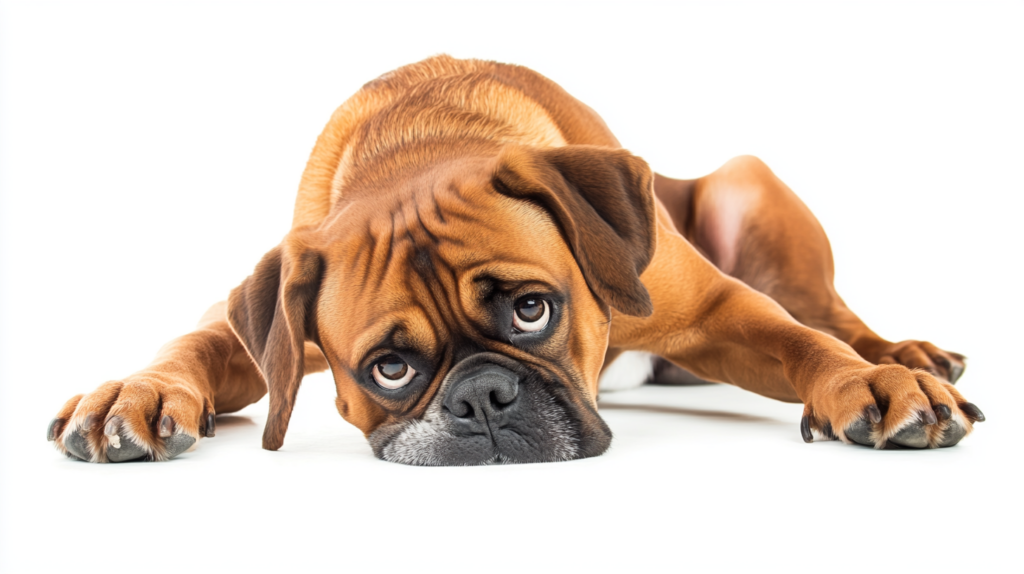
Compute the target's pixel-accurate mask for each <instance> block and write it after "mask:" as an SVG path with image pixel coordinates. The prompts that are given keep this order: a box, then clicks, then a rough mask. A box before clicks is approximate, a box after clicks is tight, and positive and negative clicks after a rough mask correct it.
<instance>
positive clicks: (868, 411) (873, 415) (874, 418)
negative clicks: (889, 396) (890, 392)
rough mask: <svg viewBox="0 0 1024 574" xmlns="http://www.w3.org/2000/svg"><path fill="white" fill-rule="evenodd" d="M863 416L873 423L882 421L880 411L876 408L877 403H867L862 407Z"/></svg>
mask: <svg viewBox="0 0 1024 574" xmlns="http://www.w3.org/2000/svg"><path fill="white" fill-rule="evenodd" d="M864 416H865V417H867V418H868V420H869V421H871V422H872V423H873V424H876V425H877V424H878V423H880V422H882V411H880V410H878V405H868V406H867V407H866V408H865V409H864Z"/></svg>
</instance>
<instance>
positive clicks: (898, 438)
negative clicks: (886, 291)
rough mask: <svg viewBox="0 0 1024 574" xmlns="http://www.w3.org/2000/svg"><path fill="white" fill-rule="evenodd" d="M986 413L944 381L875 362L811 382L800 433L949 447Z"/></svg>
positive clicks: (868, 442)
mask: <svg viewBox="0 0 1024 574" xmlns="http://www.w3.org/2000/svg"><path fill="white" fill-rule="evenodd" d="M984 420H985V415H984V414H982V412H981V410H980V409H978V407H976V406H974V405H973V404H971V403H969V402H967V400H966V399H964V398H963V396H962V395H961V394H960V393H959V392H958V391H957V390H956V388H954V387H953V385H952V384H950V383H947V382H946V381H943V380H939V379H938V378H936V377H935V376H934V375H932V374H931V373H928V372H925V371H923V370H920V369H915V370H910V369H907V368H906V367H903V366H901V365H879V366H877V367H868V368H864V369H860V370H856V371H852V372H844V373H843V374H841V375H839V376H837V377H834V378H833V379H831V380H829V381H824V382H822V383H820V384H818V385H816V386H815V388H814V390H813V391H812V393H811V400H810V401H808V402H807V403H806V405H805V407H804V417H803V420H802V421H801V423H800V431H801V433H802V434H803V438H804V440H805V441H807V442H812V441H813V440H814V439H815V438H818V439H828V440H835V439H839V440H841V441H843V442H845V443H848V444H853V443H856V444H862V445H866V446H872V447H875V448H893V447H894V446H895V447H908V448H935V447H946V446H953V445H955V444H956V443H958V442H960V439H962V438H964V437H965V436H967V435H968V434H970V432H971V430H972V429H973V424H974V423H976V422H980V421H984Z"/></svg>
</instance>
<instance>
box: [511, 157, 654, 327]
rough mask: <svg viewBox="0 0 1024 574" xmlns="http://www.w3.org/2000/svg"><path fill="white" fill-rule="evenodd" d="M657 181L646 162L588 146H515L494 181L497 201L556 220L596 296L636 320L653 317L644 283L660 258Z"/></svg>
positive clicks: (652, 309) (652, 308)
mask: <svg viewBox="0 0 1024 574" xmlns="http://www.w3.org/2000/svg"><path fill="white" fill-rule="evenodd" d="M653 181H654V180H653V176H652V175H651V168H650V167H649V166H648V165H647V162H645V161H644V160H642V159H640V158H638V157H636V156H635V155H632V154H630V153H629V152H627V151H625V150H622V149H611V148H605V147H598V146H589V145H570V146H565V147H558V148H550V149H544V150H538V149H532V148H525V147H520V146H510V147H509V148H506V149H505V151H504V152H503V154H502V157H501V159H500V160H499V162H498V168H497V170H496V171H495V174H494V177H493V184H494V186H495V188H496V189H497V190H498V192H499V193H502V194H504V195H507V196H510V197H515V198H520V199H526V200H528V201H532V202H534V203H537V204H539V205H541V206H542V207H544V208H545V209H547V210H548V211H549V212H550V213H551V214H552V215H554V217H555V221H556V222H557V223H558V225H559V227H560V228H561V229H562V232H563V233H564V234H565V238H566V241H567V242H568V243H569V248H570V249H571V250H572V253H573V256H574V257H575V258H576V262H577V263H578V264H579V266H580V269H581V270H582V271H583V276H584V277H586V280H587V284H588V285H589V286H590V289H591V291H593V292H594V294H595V295H597V296H598V297H600V298H601V299H602V300H603V301H604V302H605V303H607V304H608V305H610V306H612V307H614V308H615V309H618V310H619V311H621V312H623V313H625V314H627V315H635V316H638V317H647V316H648V315H650V314H651V313H652V312H653V311H654V307H653V306H652V304H651V298H650V295H649V294H648V293H647V289H646V288H645V287H644V285H643V283H641V282H640V274H641V273H643V271H644V269H646V268H647V265H648V264H649V263H650V262H651V257H653V256H654V250H655V241H656V233H655V213H654V188H653Z"/></svg>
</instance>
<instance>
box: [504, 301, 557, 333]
mask: <svg viewBox="0 0 1024 574" xmlns="http://www.w3.org/2000/svg"><path fill="white" fill-rule="evenodd" d="M550 317H551V311H550V309H549V306H548V302H547V301H545V300H544V299H541V298H539V297H523V298H522V299H520V300H518V301H516V305H515V313H513V314H512V326H513V327H515V328H516V329H518V330H520V331H523V332H526V333H534V332H537V331H540V330H541V329H543V328H544V327H546V326H547V324H548V319H549V318H550Z"/></svg>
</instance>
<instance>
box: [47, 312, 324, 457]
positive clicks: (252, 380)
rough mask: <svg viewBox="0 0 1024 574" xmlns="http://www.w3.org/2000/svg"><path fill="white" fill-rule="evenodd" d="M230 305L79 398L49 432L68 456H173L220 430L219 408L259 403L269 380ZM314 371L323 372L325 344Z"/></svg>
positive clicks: (314, 361) (230, 409) (315, 351)
mask: <svg viewBox="0 0 1024 574" xmlns="http://www.w3.org/2000/svg"><path fill="white" fill-rule="evenodd" d="M226 308H227V305H226V304H225V303H218V304H216V305H214V306H213V307H212V308H210V310H209V311H207V313H206V314H205V315H204V316H203V318H202V319H201V320H200V322H199V325H198V326H197V328H196V330H195V331H192V332H191V333H189V334H187V335H184V336H182V337H178V338H177V339H174V340H173V341H171V342H170V343H168V344H166V345H164V347H163V348H162V349H160V352H159V353H157V356H156V358H155V359H154V360H153V362H152V363H150V364H149V366H147V367H146V368H144V369H142V370H140V371H138V372H136V373H134V374H132V375H130V376H128V377H125V378H123V379H120V380H116V381H109V382H107V383H104V384H102V385H100V386H99V388H97V389H96V390H94V391H93V392H91V393H88V394H85V395H78V396H76V397H73V398H72V399H71V400H69V401H68V402H67V403H65V404H64V406H63V407H62V408H61V410H60V411H59V412H58V414H57V416H56V418H54V420H53V421H52V422H51V423H50V427H49V429H48V430H47V436H46V438H47V439H48V440H51V441H54V443H55V445H56V446H57V449H58V450H59V451H61V452H63V453H64V454H66V455H68V456H70V457H73V458H78V459H82V460H86V461H90V462H123V461H129V460H167V459H169V458H172V457H174V456H177V455H178V454H180V453H182V452H184V451H185V450H188V449H189V448H190V447H192V446H193V445H194V444H195V443H196V442H197V441H198V440H199V438H200V437H210V436H213V433H214V421H215V418H214V417H215V414H216V413H221V414H223V413H228V412H233V411H237V410H238V409H240V408H242V407H244V406H246V405H248V404H251V403H253V402H256V401H257V400H259V399H260V397H262V396H263V395H265V394H266V392H267V386H266V383H265V382H264V381H263V378H262V377H261V376H260V374H259V372H258V371H257V370H256V368H255V366H254V364H253V362H252V359H250V358H249V356H248V355H247V354H246V352H245V349H244V348H243V347H242V345H241V343H240V342H239V340H238V338H237V337H236V336H235V334H234V333H233V332H232V330H231V327H230V326H229V325H228V322H227V318H226ZM310 351H311V352H312V354H315V355H317V356H315V357H309V358H307V361H306V364H307V366H308V370H307V372H311V371H315V370H323V369H324V368H326V366H327V365H326V361H324V359H323V355H322V354H320V352H319V350H318V349H310Z"/></svg>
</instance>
